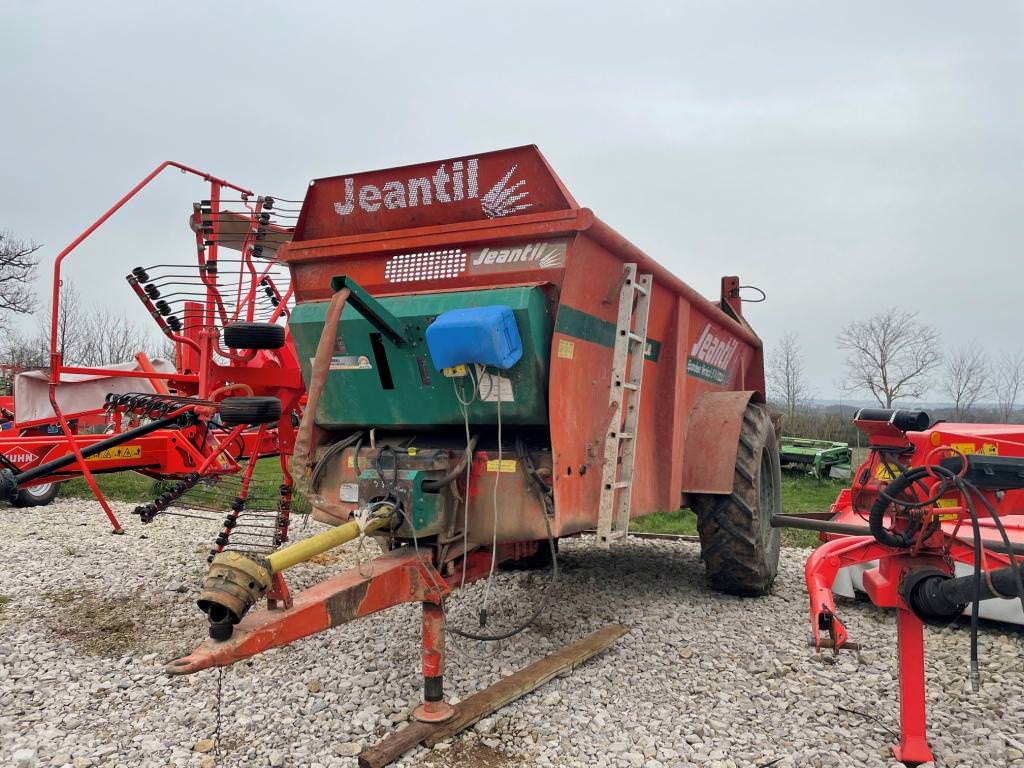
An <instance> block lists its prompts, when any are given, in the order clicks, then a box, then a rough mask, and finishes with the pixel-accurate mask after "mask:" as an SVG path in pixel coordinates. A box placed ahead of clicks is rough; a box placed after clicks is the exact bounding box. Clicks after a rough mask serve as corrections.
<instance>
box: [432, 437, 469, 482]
mask: <svg viewBox="0 0 1024 768" xmlns="http://www.w3.org/2000/svg"><path fill="white" fill-rule="evenodd" d="M475 448H476V435H473V437H471V438H470V439H469V445H467V446H466V449H465V450H464V451H463V452H462V458H461V459H459V463H458V464H456V465H455V467H454V468H453V469H450V470H448V473H447V474H446V475H445V476H444V477H439V478H438V479H437V480H424V481H423V490H424V491H426V492H427V493H434V492H435V491H439V490H441V489H442V488H444V487H445V486H446V485H448V484H449V483H453V482H455V481H456V480H458V479H459V478H460V477H461V476H462V473H463V472H465V471H466V464H467V463H468V462H469V461H470V460H471V459H472V458H473V450H474V449H475Z"/></svg>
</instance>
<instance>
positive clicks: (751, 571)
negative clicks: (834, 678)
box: [168, 146, 780, 764]
mask: <svg viewBox="0 0 1024 768" xmlns="http://www.w3.org/2000/svg"><path fill="white" fill-rule="evenodd" d="M277 259H278V260H279V261H280V262H281V263H283V264H285V265H287V267H288V269H289V272H290V277H291V283H290V285H291V287H292V289H293V290H294V298H295V306H294V309H293V310H292V312H291V315H290V317H289V320H288V329H289V333H290V337H291V339H292V341H293V342H294V346H295V350H296V356H297V359H298V364H299V366H300V367H301V369H302V374H303V378H304V381H305V383H306V387H307V391H308V394H307V402H306V404H305V408H304V412H303V416H302V421H301V426H300V428H299V430H298V434H297V437H296V442H295V455H294V464H295V466H294V473H295V476H296V483H297V487H298V488H299V489H300V490H302V491H303V492H304V494H305V495H306V496H307V497H308V499H309V501H310V503H311V505H312V509H313V515H314V516H315V517H316V518H317V519H318V520H320V521H322V522H326V523H329V524H330V525H332V526H333V527H332V528H330V529H328V530H326V531H324V532H322V533H319V534H316V535H314V536H312V537H310V538H307V539H305V540H303V541H300V542H296V543H294V544H290V545H288V546H286V547H283V548H280V549H278V550H276V551H274V552H273V553H271V554H269V555H265V556H258V555H253V554H251V553H242V552H236V551H232V550H231V549H230V547H229V549H228V551H225V552H223V553H221V554H219V555H218V556H217V557H216V558H214V560H213V562H212V564H211V567H210V570H209V573H208V575H207V577H206V579H205V581H204V584H203V591H202V595H201V597H200V600H199V603H200V607H201V608H202V609H203V611H204V612H205V613H206V614H207V618H208V620H209V626H210V635H211V638H210V639H209V640H208V641H207V642H205V643H204V644H203V645H202V646H201V647H199V648H197V649H196V650H195V651H194V652H193V653H191V654H190V655H188V656H186V657H183V658H181V659H178V660H176V661H174V662H171V663H170V664H169V665H168V669H169V671H171V672H173V673H188V672H195V671H198V670H201V669H204V668H209V667H213V666H223V665H228V664H232V663H234V662H236V661H238V660H240V659H244V658H247V657H250V656H253V655H254V654H258V653H260V652H262V651H265V650H267V649H269V648H273V647H275V646H280V645H283V644H286V643H290V642H293V641H295V640H298V639H299V638H301V637H305V636H308V635H311V634H313V633H316V632H321V631H323V630H326V629H328V628H330V627H333V626H336V625H339V624H342V623H344V622H348V621H352V620H355V619H357V618H359V617H362V616H366V615H368V614H371V613H375V612H377V611H381V610H383V609H386V608H388V607H391V606H394V605H398V604H401V603H419V604H421V605H422V612H423V619H422V634H423V658H422V672H423V703H422V705H421V706H420V707H419V709H418V710H417V711H416V713H415V717H416V719H417V720H418V721H420V725H421V726H423V727H426V726H424V725H423V724H425V723H438V722H447V723H449V724H450V725H449V726H448V727H449V728H458V727H464V725H465V724H466V723H467V722H471V718H472V715H471V714H468V713H467V712H468V710H467V708H466V704H465V703H463V704H460V707H459V708H458V709H453V708H452V707H451V706H449V705H448V704H447V703H446V702H445V696H444V686H443V675H444V658H445V654H444V638H445V633H446V629H447V631H451V632H456V633H457V634H459V635H462V636H466V637H470V638H476V639H496V638H502V637H507V636H510V635H512V634H514V633H515V632H517V631H519V630H520V629H522V628H523V627H524V626H526V625H527V624H528V623H529V621H530V620H531V619H532V618H533V617H534V616H535V615H536V613H537V612H538V611H539V610H540V608H541V607H542V605H543V597H539V598H538V599H537V600H536V601H535V602H536V605H535V606H531V607H530V608H528V609H525V610H522V611H520V612H518V613H516V612H515V611H511V612H510V611H507V610H503V608H502V606H500V605H499V604H498V602H497V601H496V598H495V594H493V593H491V592H489V591H488V589H489V587H490V584H491V581H493V579H490V580H488V581H486V582H485V584H486V585H487V587H488V589H482V590H480V592H481V593H482V596H481V598H480V600H479V604H478V605H475V607H474V610H473V612H472V615H473V622H472V624H473V627H472V628H470V627H469V626H468V622H467V623H466V625H465V626H463V625H459V626H456V623H455V622H449V621H447V620H446V619H447V606H448V605H449V603H450V602H451V601H449V596H450V595H451V594H452V593H453V592H455V591H457V590H459V589H461V588H463V587H465V586H466V585H468V584H470V583H471V582H474V581H477V580H482V579H488V578H489V577H493V576H494V575H495V572H496V568H498V567H499V566H506V567H507V566H510V565H518V566H523V567H530V566H535V565H540V564H545V563H548V564H552V566H553V567H552V579H554V578H557V542H558V539H559V538H560V537H564V536H570V535H574V534H578V533H581V532H584V531H589V530H596V532H597V538H598V540H599V541H600V542H601V543H602V544H603V545H605V546H612V545H614V544H615V543H616V542H619V541H621V540H622V539H623V538H624V537H625V536H626V535H627V532H628V528H629V523H630V520H631V518H633V517H635V516H637V515H642V514H647V513H650V512H654V511H657V510H665V509H676V508H678V507H680V506H681V505H687V506H691V507H693V508H694V509H695V510H697V512H698V515H699V520H700V534H701V541H702V553H703V559H704V562H705V565H706V568H707V574H708V578H709V581H710V583H711V585H712V586H713V587H715V588H717V589H720V590H723V591H727V592H731V593H735V594H742V595H762V594H766V593H767V592H769V590H770V589H771V587H772V583H773V580H774V579H775V575H776V571H777V567H778V558H779V534H778V531H777V530H775V529H773V528H772V526H771V524H770V521H771V518H772V516H773V514H775V513H777V512H778V511H779V506H780V500H779V459H778V444H777V440H776V435H775V429H774V427H773V424H772V421H771V419H770V418H769V415H768V411H767V409H766V407H765V405H764V366H763V354H762V345H761V341H760V339H759V338H758V337H757V335H756V334H755V333H754V332H753V330H752V329H751V327H750V325H749V324H748V323H747V321H746V320H745V319H744V316H743V313H742V299H741V291H742V286H741V285H740V281H739V279H738V278H736V277H732V276H727V277H724V278H722V280H721V290H720V294H719V296H718V297H716V300H715V301H710V300H708V299H706V298H704V297H703V296H702V295H700V294H699V293H697V292H696V291H695V290H694V289H693V288H691V287H690V286H688V285H687V284H686V283H684V282H683V281H681V280H680V279H678V278H677V277H675V276H674V275H672V274H671V273H670V272H668V271H667V270H666V269H665V268H664V267H662V266H660V265H659V264H658V263H657V262H655V261H654V260H653V259H652V258H651V257H649V256H648V255H647V254H645V253H644V252H643V251H641V250H640V249H639V248H637V247H636V246H635V245H633V244H632V243H630V242H629V241H628V240H626V239H625V238H623V237H622V236H621V235H619V234H618V233H617V232H615V230H613V229H612V228H611V227H609V226H608V225H607V224H605V223H604V222H603V221H601V220H600V219H598V218H597V217H596V216H595V215H594V214H593V212H591V211H590V210H588V209H586V208H582V207H580V206H579V205H578V204H577V203H576V201H575V200H574V199H573V197H572V195H571V194H570V193H569V192H568V190H567V189H566V188H565V186H564V185H563V184H562V182H561V180H560V179H559V178H558V177H557V176H556V175H555V173H554V172H553V171H552V169H551V168H550V166H549V165H548V163H547V162H546V160H545V159H544V157H543V156H542V155H541V154H540V152H539V151H538V150H537V148H536V147H533V146H526V147H519V148H514V149H508V150H503V151H499V152H490V153H485V154H478V155H470V156H464V157H460V158H452V159H448V160H442V161H435V162H430V163H424V164H420V165H413V166H407V167H402V168H391V169H387V170H380V171H373V172H367V173H357V174H346V175H342V176H335V177H331V178H324V179H317V180H316V181H314V182H312V183H311V184H310V186H309V189H308V191H307V193H306V196H305V199H304V201H303V202H302V206H301V210H300V212H299V216H298V220H297V221H296V224H295V228H294V231H293V232H291V233H290V240H289V242H287V243H286V244H283V245H282V246H281V247H280V248H279V249H278V251H277ZM364 535H369V536H372V537H374V538H376V539H377V540H378V541H379V542H380V543H381V545H382V549H383V550H384V554H383V555H381V556H379V557H376V558H375V559H373V560H371V561H370V562H366V563H363V564H362V565H361V566H360V567H359V568H354V569H352V570H349V571H345V572H342V573H339V574H337V575H334V576H332V577H330V578H328V579H326V580H325V581H323V582H322V583H319V584H317V585H316V586H314V587H312V588H309V589H307V590H305V591H303V592H302V593H301V594H296V595H294V596H292V595H290V594H289V593H288V591H287V587H286V585H285V582H284V578H283V574H284V572H285V571H287V569H288V568H290V567H292V566H294V565H296V564H297V563H301V562H304V561H307V560H309V559H310V558H312V557H315V556H317V555H319V554H321V553H322V552H324V551H326V550H328V549H330V548H332V547H336V546H338V545H340V544H343V543H345V542H347V541H351V540H353V539H356V538H358V537H361V536H364ZM268 595H269V596H270V599H269V600H267V603H266V604H265V607H262V604H263V601H264V599H266V598H267V597H268ZM282 596H284V597H283V598H282ZM609 642H610V640H609ZM518 692H519V694H521V693H522V692H523V688H522V686H521V685H520V686H519V688H518ZM484 699H487V700H488V701H489V702H490V705H489V706H491V708H493V705H494V701H493V700H492V699H489V698H488V697H487V696H484ZM481 700H482V699H481ZM506 700H507V699H506ZM481 706H482V705H481ZM469 709H472V707H470V708H469ZM476 716H479V712H477V714H476ZM452 724H454V725H452ZM413 733H414V734H415V733H416V732H415V731H414V732H413ZM406 738H412V737H411V736H408V735H407V737H406ZM424 738H427V737H426V736H424ZM385 751H386V750H385ZM378 759H382V758H381V757H380V754H379V753H378V754H377V755H376V757H374V756H373V755H370V756H366V757H365V758H364V762H365V763H366V764H376V762H375V761H377V760H378Z"/></svg>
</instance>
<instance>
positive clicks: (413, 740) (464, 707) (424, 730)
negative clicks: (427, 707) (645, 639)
mask: <svg viewBox="0 0 1024 768" xmlns="http://www.w3.org/2000/svg"><path fill="white" fill-rule="evenodd" d="M628 632H629V627H626V626H623V625H622V624H609V625H608V626H606V627H603V628H601V629H599V630H597V631H596V632H594V633H592V634H590V635H587V636H586V637H584V638H583V639H582V640H577V641H576V642H575V643H571V644H570V645H567V646H564V647H562V648H559V649H558V650H557V651H555V652H554V653H551V654H549V655H548V656H545V657H544V658H543V659H540V660H539V661H536V662H534V663H533V664H530V665H529V666H527V667H524V668H523V669H520V670H519V671H517V672H514V673H512V674H511V675H509V676H508V677H506V678H504V679H502V680H499V681H498V682H497V683H495V684H494V685H491V686H488V687H487V688H484V689H483V690H482V691H477V692H476V693H474V694H473V695H471V696H469V697H467V698H466V699H464V700H463V701H461V702H460V703H459V704H458V705H457V706H456V707H455V714H454V715H453V716H452V717H451V718H449V719H447V720H446V721H445V722H443V723H412V724H410V725H409V726H407V727H406V728H403V729H402V730H400V731H397V732H395V733H393V734H391V735H390V736H388V737H387V738H385V739H384V741H382V742H380V743H379V744H377V745H376V746H373V747H370V748H369V749H367V750H364V751H363V752H362V753H361V754H360V755H359V765H360V768H383V766H386V765H390V764H391V763H392V762H394V761H395V760H397V759H398V758H400V757H401V756H402V755H403V754H404V753H405V752H407V751H408V750H410V749H412V748H413V747H415V746H416V745H417V744H423V745H425V746H428V747H430V746H433V745H434V744H436V743H438V742H439V741H444V740H445V739H450V738H451V737H452V736H454V735H455V734H457V733H459V732H461V731H463V730H465V729H466V728H469V727H470V726H471V725H473V724H474V723H475V722H477V721H478V720H480V719H481V718H483V717H486V716H487V715H489V714H491V713H492V712H495V711H497V710H499V709H501V708H502V707H504V706H506V705H508V704H510V703H511V702H513V701H515V700H516V699H519V698H521V697H522V696H525V695H526V694H528V693H530V692H531V691H535V690H536V689H537V688H539V687H540V686H542V685H544V683H546V682H548V681H549V680H551V679H552V678H554V677H555V676H557V675H560V674H562V673H564V672H568V671H570V670H573V669H576V667H578V666H580V665H581V664H583V663H585V662H586V661H588V660H589V659H591V658H593V657H594V656H596V655H597V654H598V653H600V652H601V651H603V650H605V649H606V648H608V647H610V646H611V645H612V644H613V643H614V642H615V641H617V640H618V639H619V638H621V637H622V636H623V635H625V634H626V633H628Z"/></svg>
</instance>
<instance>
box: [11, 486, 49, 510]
mask: <svg viewBox="0 0 1024 768" xmlns="http://www.w3.org/2000/svg"><path fill="white" fill-rule="evenodd" d="M58 493H60V483H44V484H43V485H33V486H30V487H28V488H22V489H20V490H19V491H18V494H17V495H16V496H15V497H14V498H13V499H11V504H12V505H13V506H15V507H45V506H46V505H47V504H49V503H50V502H51V501H53V500H54V499H55V498H57V494H58Z"/></svg>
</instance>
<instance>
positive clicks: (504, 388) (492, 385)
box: [477, 367, 516, 403]
mask: <svg viewBox="0 0 1024 768" xmlns="http://www.w3.org/2000/svg"><path fill="white" fill-rule="evenodd" d="M477 378H478V379H479V381H480V399H481V400H482V401H483V402H485V403H496V402H498V400H499V399H500V400H501V402H503V403H514V402H515V401H516V398H515V393H514V392H513V391H512V381H511V380H510V379H506V378H505V377H504V376H498V375H497V374H495V373H487V372H486V371H482V370H481V369H480V368H479V367H477Z"/></svg>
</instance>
